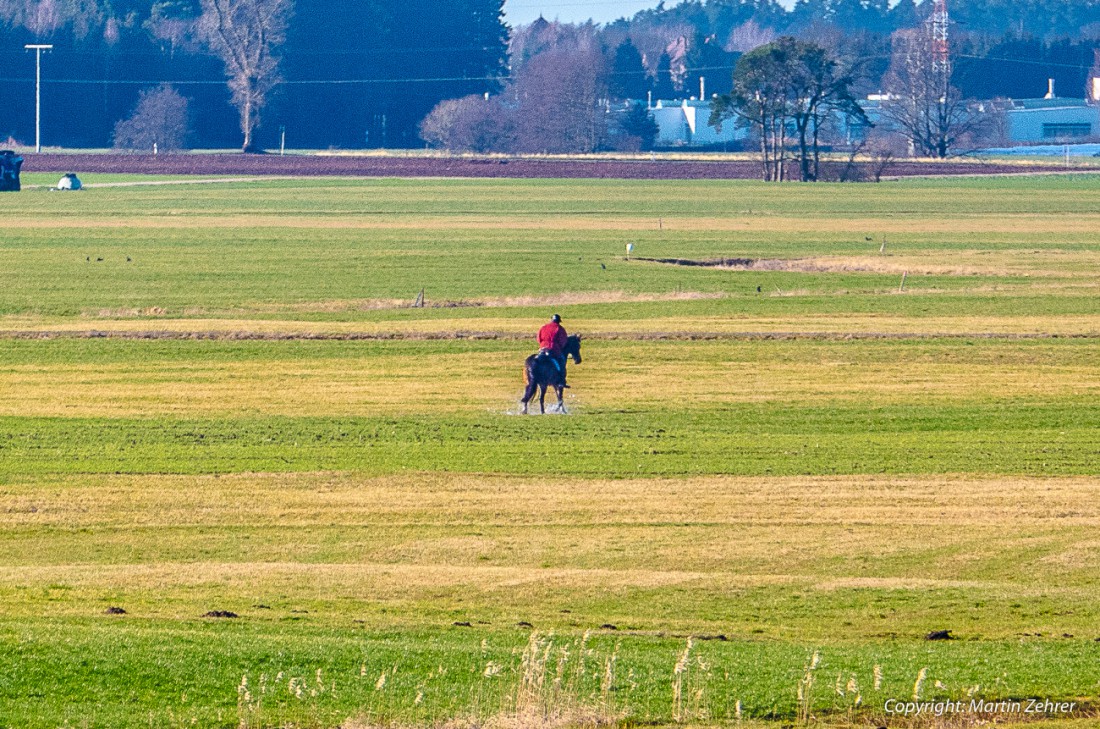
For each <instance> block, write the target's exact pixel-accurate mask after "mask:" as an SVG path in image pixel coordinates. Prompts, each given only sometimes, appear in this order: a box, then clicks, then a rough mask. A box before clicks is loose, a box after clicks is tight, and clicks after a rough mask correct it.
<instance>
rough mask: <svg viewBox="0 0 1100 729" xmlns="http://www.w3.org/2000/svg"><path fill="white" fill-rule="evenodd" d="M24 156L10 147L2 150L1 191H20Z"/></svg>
mask: <svg viewBox="0 0 1100 729" xmlns="http://www.w3.org/2000/svg"><path fill="white" fill-rule="evenodd" d="M22 166H23V158H22V157H20V156H19V155H17V154H16V153H15V152H12V151H11V150H10V149H5V150H3V151H0V192H19V168H20V167H22Z"/></svg>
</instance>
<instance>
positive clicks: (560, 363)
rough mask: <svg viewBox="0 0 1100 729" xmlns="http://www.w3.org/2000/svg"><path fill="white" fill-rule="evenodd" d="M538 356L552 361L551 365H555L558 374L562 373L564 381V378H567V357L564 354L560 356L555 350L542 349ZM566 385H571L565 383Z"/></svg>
mask: <svg viewBox="0 0 1100 729" xmlns="http://www.w3.org/2000/svg"><path fill="white" fill-rule="evenodd" d="M537 357H538V359H540V360H544V361H546V362H550V363H551V365H553V367H554V368H555V369H556V370H557V371H558V374H560V375H561V378H562V381H563V382H564V380H565V363H566V358H565V357H564V356H560V357H559V356H557V355H555V354H554V353H553V352H551V351H550V350H549V349H540V350H539V353H538V355H537ZM565 386H566V387H569V385H565Z"/></svg>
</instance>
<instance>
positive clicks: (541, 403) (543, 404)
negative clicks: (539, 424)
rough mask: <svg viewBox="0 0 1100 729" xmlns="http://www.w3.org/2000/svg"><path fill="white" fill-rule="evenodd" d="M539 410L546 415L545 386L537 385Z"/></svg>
mask: <svg viewBox="0 0 1100 729" xmlns="http://www.w3.org/2000/svg"><path fill="white" fill-rule="evenodd" d="M539 410H540V411H541V412H542V414H543V415H546V385H539Z"/></svg>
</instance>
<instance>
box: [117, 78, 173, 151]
mask: <svg viewBox="0 0 1100 729" xmlns="http://www.w3.org/2000/svg"><path fill="white" fill-rule="evenodd" d="M188 131H189V125H188V111H187V99H185V98H184V97H182V96H180V95H179V94H178V93H177V92H176V90H175V89H173V88H172V87H171V86H169V85H168V84H161V85H160V86H158V87H156V88H155V89H150V90H145V91H142V92H141V97H140V98H139V99H138V103H137V106H136V107H134V112H133V114H131V115H130V117H129V118H128V119H123V120H122V121H120V122H119V123H118V124H115V136H114V142H115V148H116V149H140V150H145V151H151V150H152V149H153V145H154V144H155V145H156V146H157V149H159V150H163V151H166V152H167V151H172V150H177V149H183V148H184V146H185V144H186V142H187V134H188Z"/></svg>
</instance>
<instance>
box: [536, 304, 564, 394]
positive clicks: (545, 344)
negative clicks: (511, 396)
mask: <svg viewBox="0 0 1100 729" xmlns="http://www.w3.org/2000/svg"><path fill="white" fill-rule="evenodd" d="M568 339H569V335H568V334H566V333H565V327H563V326H562V325H561V316H559V315H558V314H554V315H553V316H552V317H550V322H549V323H548V324H544V325H543V327H542V329H539V335H538V342H539V354H540V355H547V356H548V357H549V359H550V361H551V362H553V363H554V366H555V367H557V368H558V372H560V373H561V384H562V387H569V385H567V384H565V344H566V341H567V340H568Z"/></svg>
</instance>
